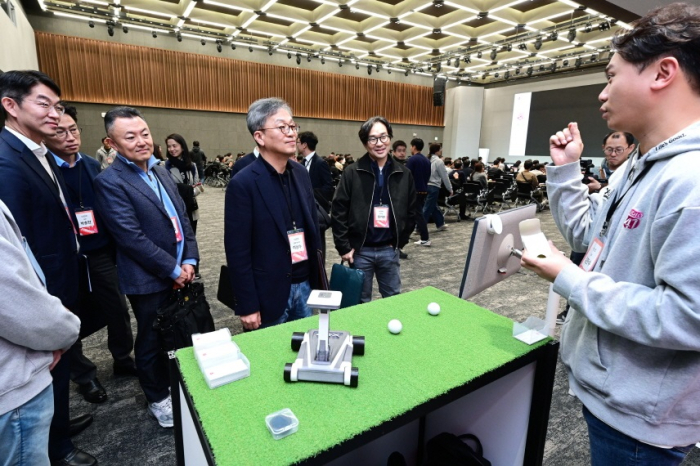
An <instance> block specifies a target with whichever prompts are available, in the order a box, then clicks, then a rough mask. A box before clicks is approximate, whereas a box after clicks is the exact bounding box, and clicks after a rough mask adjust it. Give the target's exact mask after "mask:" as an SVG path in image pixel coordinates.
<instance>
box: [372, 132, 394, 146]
mask: <svg viewBox="0 0 700 466" xmlns="http://www.w3.org/2000/svg"><path fill="white" fill-rule="evenodd" d="M389 139H391V138H390V137H389V135H388V134H382V135H381V136H379V137H378V138H375V137H371V138H367V143H368V144H369V145H370V146H374V145H376V144H377V143H378V142H379V141H381V142H382V144H386V143H387V142H389Z"/></svg>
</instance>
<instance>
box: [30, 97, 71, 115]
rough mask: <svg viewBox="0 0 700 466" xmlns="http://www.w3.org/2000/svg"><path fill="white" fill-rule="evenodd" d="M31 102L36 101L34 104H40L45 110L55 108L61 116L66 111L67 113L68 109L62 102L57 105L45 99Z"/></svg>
mask: <svg viewBox="0 0 700 466" xmlns="http://www.w3.org/2000/svg"><path fill="white" fill-rule="evenodd" d="M30 102H34V104H36V105H38V106H39V107H41V108H43V109H44V110H48V111H49V112H51V109H52V108H53V109H54V111H55V112H56V113H57V114H58V116H59V117H62V116H63V114H64V113H66V109H65V107H64V106H63V105H61V104H56V105H51V104H50V103H48V102H47V101H45V100H41V99H40V100H30Z"/></svg>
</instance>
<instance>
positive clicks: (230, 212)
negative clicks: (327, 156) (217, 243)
mask: <svg viewBox="0 0 700 466" xmlns="http://www.w3.org/2000/svg"><path fill="white" fill-rule="evenodd" d="M246 122H247V124H248V130H249V131H250V133H251V134H252V135H253V138H254V139H255V142H256V144H257V145H258V150H259V151H260V156H259V157H258V158H257V160H256V161H255V162H253V163H251V164H250V165H249V166H248V167H246V168H244V169H243V170H241V171H240V172H239V173H238V174H237V175H236V178H235V180H234V181H233V182H232V183H229V185H228V188H227V189H226V204H225V209H224V246H225V248H226V259H227V262H228V266H229V269H230V276H231V285H232V287H233V291H234V294H235V300H236V303H235V308H234V311H235V312H236V314H237V315H239V316H240V317H241V322H242V324H243V327H244V328H245V329H246V330H254V329H257V328H259V327H261V326H262V327H266V326H271V325H276V324H279V323H283V322H287V321H290V320H295V319H299V318H302V317H307V316H310V315H311V311H310V309H309V308H308V306H307V305H306V301H307V299H308V297H309V294H310V292H311V288H312V287H317V286H318V273H319V267H318V261H317V250H318V243H319V241H318V221H317V219H316V210H315V209H316V207H315V205H314V195H313V190H312V188H311V181H310V180H309V174H308V173H307V172H306V170H305V169H304V167H303V166H302V165H300V164H298V163H295V162H292V161H290V160H289V156H290V155H293V154H294V153H295V149H296V137H297V126H296V124H295V123H294V120H293V119H292V112H291V109H290V108H289V106H288V105H287V104H286V103H285V102H284V101H282V100H280V99H275V98H270V99H261V100H258V101H256V102H254V103H253V104H252V105H251V106H250V108H249V109H248V116H247V118H246Z"/></svg>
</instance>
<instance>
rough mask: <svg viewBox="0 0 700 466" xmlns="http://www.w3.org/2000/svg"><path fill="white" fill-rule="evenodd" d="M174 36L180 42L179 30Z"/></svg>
mask: <svg viewBox="0 0 700 466" xmlns="http://www.w3.org/2000/svg"><path fill="white" fill-rule="evenodd" d="M175 38H176V39H177V41H178V42H182V34H180V33H179V32H178V33H177V34H175Z"/></svg>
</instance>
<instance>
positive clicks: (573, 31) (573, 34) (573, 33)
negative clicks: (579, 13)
mask: <svg viewBox="0 0 700 466" xmlns="http://www.w3.org/2000/svg"><path fill="white" fill-rule="evenodd" d="M566 38H567V39H569V42H573V41H574V39H576V28H571V29H569V34H567V35H566Z"/></svg>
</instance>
